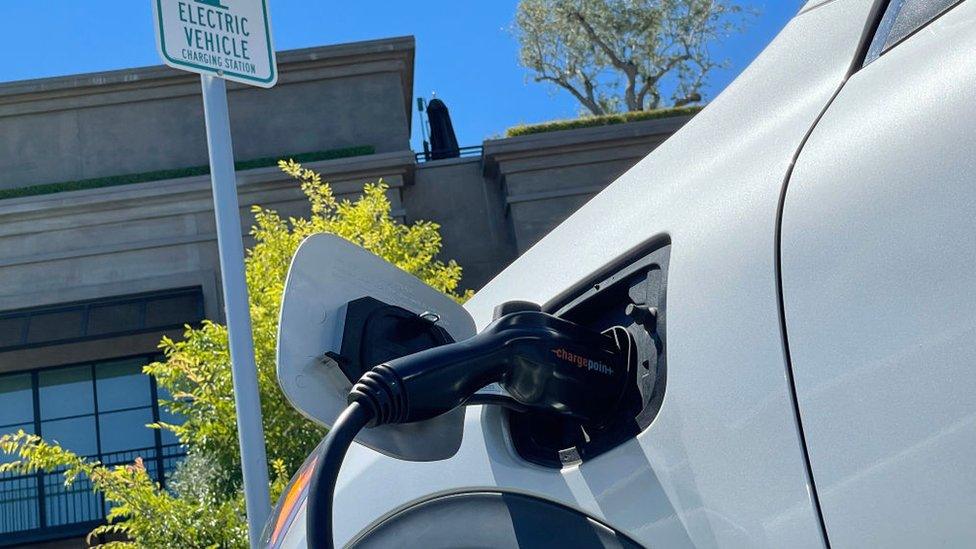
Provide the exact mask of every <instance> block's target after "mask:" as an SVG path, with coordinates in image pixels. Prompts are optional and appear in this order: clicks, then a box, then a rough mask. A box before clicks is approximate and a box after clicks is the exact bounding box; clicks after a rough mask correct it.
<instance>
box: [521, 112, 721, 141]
mask: <svg viewBox="0 0 976 549" xmlns="http://www.w3.org/2000/svg"><path fill="white" fill-rule="evenodd" d="M703 108H704V107H702V106H697V105H696V106H691V107H673V108H669V109H657V110H653V111H637V112H625V113H619V114H605V115H602V116H585V117H583V118H576V119H574V120H553V121H551V122H543V123H541V124H523V125H519V126H513V127H511V128H509V129H508V130H507V131H506V132H505V135H506V136H507V137H518V136H520V135H531V134H535V133H546V132H556V131H560V130H575V129H578V128H592V127H595V126H611V125H613V124H626V123H627V122H639V121H641V120H656V119H659V118H671V117H674V116H690V115H693V114H697V113H698V112H699V111H701V110H702V109H703Z"/></svg>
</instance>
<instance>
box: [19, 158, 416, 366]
mask: <svg viewBox="0 0 976 549" xmlns="http://www.w3.org/2000/svg"><path fill="white" fill-rule="evenodd" d="M412 163H413V156H412V155H411V154H409V153H403V152H401V153H386V154H376V155H371V156H368V157H363V158H350V159H341V160H332V161H324V162H316V163H310V164H308V165H307V166H308V167H309V168H312V169H315V170H317V171H319V172H320V173H322V174H323V176H324V177H325V178H326V179H327V180H330V181H331V182H332V185H333V189H334V191H335V192H336V194H337V195H338V196H339V197H345V198H354V197H355V196H356V195H357V194H358V193H359V192H360V191H361V190H362V186H363V184H364V183H366V182H369V181H375V180H377V179H379V178H381V177H382V178H383V179H384V180H385V181H386V182H387V184H388V185H389V186H390V191H389V193H388V196H389V197H390V200H391V202H392V203H393V207H394V212H395V213H397V214H400V215H402V209H403V200H402V196H401V189H402V188H403V185H404V180H405V175H406V174H407V172H408V168H409V167H410V166H412ZM238 192H239V194H240V200H241V232H242V234H245V233H246V232H247V230H248V228H249V227H250V226H251V221H252V219H251V215H250V213H249V211H248V210H249V208H250V206H251V205H252V204H260V205H262V206H265V207H269V208H273V209H276V210H278V211H279V213H280V214H281V215H282V216H284V217H287V216H292V215H298V216H303V215H307V214H308V203H307V201H306V200H305V197H304V195H303V194H302V192H301V190H300V189H299V188H298V186H297V185H296V184H295V182H294V181H293V180H291V179H290V178H287V176H284V175H283V174H282V173H281V172H280V171H279V170H278V169H277V168H262V169H256V170H250V171H247V172H241V173H239V174H238ZM0 220H2V221H0V249H2V250H3V251H4V253H3V254H2V255H0V311H9V310H14V309H22V308H28V307H38V306H43V305H53V304H60V303H70V302H74V301H84V300H90V299H97V298H103V297H111V296H121V295H128V294H136V293H142V292H151V291H157V290H165V289H171V288H181V287H190V286H200V287H202V288H203V292H204V299H205V309H206V315H207V317H209V318H215V319H220V318H221V317H222V306H221V299H220V292H219V260H218V257H217V241H216V232H215V231H216V229H215V224H214V217H213V206H212V203H211V193H210V181H209V178H208V177H206V176H202V177H190V178H181V179H173V180H168V181H156V182H151V183H140V184H135V185H126V186H123V187H110V188H102V189H91V190H86V191H77V192H70V193H60V194H53V195H45V196H38V197H26V198H17V199H10V200H3V201H0ZM126 348H127V349H128V350H129V352H127V353H122V354H134V353H136V352H151V351H152V350H153V349H154V348H155V342H149V343H148V346H147V347H146V348H144V349H129V348H128V347H126ZM80 349H82V347H80V346H79V345H78V344H73V345H70V346H68V347H65V348H64V349H63V350H59V349H52V348H51V347H45V348H41V349H30V350H28V351H16V352H14V353H13V354H11V353H0V371H4V370H8V369H21V368H24V367H25V366H32V365H33V366H36V365H37V364H40V363H43V364H44V365H49V366H53V365H58V364H61V363H70V362H78V361H82V360H96V359H100V358H107V357H110V356H113V355H114V356H120V354H119V349H118V347H117V346H116V345H102V346H95V347H92V348H91V349H89V348H88V347H84V349H85V350H84V352H82V351H81V350H80ZM62 351H63V352H62ZM79 353H81V354H79ZM99 353H101V354H99ZM82 354H83V355H84V356H81V355H82ZM8 371H9V370H8Z"/></svg>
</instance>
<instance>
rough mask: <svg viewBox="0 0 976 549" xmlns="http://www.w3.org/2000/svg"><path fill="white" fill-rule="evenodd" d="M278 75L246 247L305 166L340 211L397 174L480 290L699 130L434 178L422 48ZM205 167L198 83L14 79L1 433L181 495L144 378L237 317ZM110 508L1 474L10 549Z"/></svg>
mask: <svg viewBox="0 0 976 549" xmlns="http://www.w3.org/2000/svg"><path fill="white" fill-rule="evenodd" d="M278 59H279V65H280V81H279V84H278V86H277V87H276V88H274V89H272V90H260V89H254V88H245V87H241V86H236V85H230V86H229V90H230V108H231V117H232V127H233V137H234V147H235V156H236V158H237V159H238V160H239V166H238V167H239V171H238V188H239V193H240V197H241V203H242V210H241V227H242V235H244V234H246V232H247V231H246V229H247V227H249V225H250V222H251V220H250V218H249V214H248V207H249V206H250V205H252V204H260V205H263V206H267V207H272V208H275V209H277V210H278V211H280V212H281V213H283V214H285V215H303V214H305V213H306V208H307V205H306V202H305V201H304V197H303V195H302V193H301V191H300V189H298V187H297V186H296V185H295V183H294V182H293V181H292V180H290V179H289V178H287V177H286V176H284V175H283V174H281V173H280V172H279V171H278V169H277V168H276V167H275V166H274V161H275V160H277V159H278V158H289V157H295V158H299V159H302V160H303V161H304V162H305V164H306V166H307V167H310V168H313V169H315V170H317V171H320V172H321V173H322V174H323V177H324V179H325V180H326V181H329V182H331V183H332V185H333V187H334V189H335V191H336V192H337V194H339V195H340V196H349V197H351V196H354V195H356V194H357V193H358V192H359V191H360V189H361V188H362V184H363V183H364V182H368V181H375V180H378V179H381V178H382V179H383V180H384V181H385V182H386V183H387V184H388V185H389V187H390V188H389V196H390V199H391V201H392V203H393V205H394V208H395V213H396V215H398V216H399V217H401V218H403V219H404V220H406V221H413V220H417V219H427V220H432V221H435V222H437V223H439V224H440V225H441V226H442V229H441V232H442V235H443V237H444V257H445V258H451V259H456V260H457V261H458V262H459V263H460V264H461V265H462V266H463V267H464V268H465V277H464V280H463V282H462V285H463V286H464V287H466V288H475V289H476V288H479V287H480V286H482V285H483V284H484V283H485V282H487V281H488V280H489V279H490V278H491V277H492V276H493V275H494V274H496V273H497V272H498V271H500V270H501V269H502V268H504V267H505V266H506V265H507V264H508V263H509V262H511V261H512V260H513V259H514V258H516V257H517V256H518V255H519V254H520V253H522V252H523V251H525V250H526V249H528V248H529V247H530V246H532V244H534V243H535V242H536V241H538V239H539V238H541V237H542V236H543V235H544V234H545V233H546V232H547V231H549V230H550V229H551V228H552V227H554V226H555V225H556V224H558V223H559V222H560V221H562V220H563V219H564V218H565V217H567V216H568V215H569V214H571V213H572V212H573V211H575V209H577V208H578V207H579V206H580V205H582V204H583V203H584V202H585V201H586V200H587V199H588V198H589V197H591V196H593V195H594V194H595V193H597V192H598V191H599V190H600V189H602V188H603V187H604V186H606V185H607V184H608V183H609V182H611V181H612V180H613V179H615V178H616V176H618V175H619V174H621V173H622V172H623V171H625V170H626V169H628V168H629V167H630V166H632V165H633V164H634V163H635V162H636V161H637V160H638V159H640V158H641V157H643V156H645V155H646V154H647V153H648V152H649V151H650V150H652V149H653V148H654V147H655V146H657V145H658V144H659V143H661V142H662V141H663V140H664V139H666V138H667V137H668V136H669V135H671V134H672V133H673V132H674V131H675V130H676V129H678V128H679V127H680V126H681V125H682V124H684V123H685V122H686V121H687V117H684V118H671V119H663V120H654V121H646V122H636V123H630V124H623V125H619V126H607V127H597V128H587V129H581V130H571V131H562V132H553V133H545V134H536V135H529V136H524V137H516V138H509V139H498V140H491V141H487V142H484V143H483V146H482V148H481V149H480V150H479V151H476V152H478V153H479V154H474V155H472V156H469V157H465V158H455V159H448V160H439V161H431V162H420V161H418V157H417V155H416V154H415V153H414V151H412V150H411V149H410V134H411V120H412V105H413V65H414V41H413V38H410V37H404V38H392V39H386V40H377V41H370V42H362V43H354V44H344V45H338V46H328V47H322V48H313V49H305V50H297V51H288V52H281V53H280V54H279V57H278ZM454 115H455V116H456V117H459V116H460V117H463V116H464V112H463V109H456V110H455V112H454ZM206 164H207V148H206V141H205V131H204V126H203V109H202V103H201V98H200V90H199V80H198V79H197V77H195V76H194V75H190V74H185V73H180V72H176V71H173V70H170V69H168V68H164V67H150V68H140V69H132V70H125V71H117V72H109V73H99V74H85V75H77V76H70V77H63V78H52V79H43V80H34V81H28V82H16V83H9V84H3V85H0V168H2V171H0V173H2V174H3V175H2V177H0V432H10V431H16V430H17V429H21V428H22V429H24V430H26V431H29V432H34V433H39V434H42V435H43V436H44V437H45V438H51V439H57V440H59V441H60V442H61V443H62V444H64V445H65V446H67V447H68V448H70V449H72V450H75V451H77V452H78V453H80V454H84V455H91V456H95V457H98V458H99V459H101V460H102V461H103V462H104V463H127V462H131V461H132V460H133V459H134V458H135V457H136V456H141V457H142V458H143V460H144V462H145V463H146V466H147V468H149V470H150V471H151V472H152V474H153V475H154V476H155V477H156V478H157V479H159V480H161V481H163V482H165V480H166V478H167V475H168V474H169V472H171V471H172V469H173V467H175V465H176V463H177V462H178V460H179V459H180V456H181V454H182V452H181V449H180V447H179V446H178V445H177V444H176V441H175V440H174V439H172V437H170V436H168V435H166V434H165V433H154V432H152V431H149V430H147V429H145V428H144V427H143V426H144V425H145V424H146V423H150V422H152V421H154V420H157V419H164V420H165V419H166V413H165V410H161V409H160V407H159V406H158V404H157V400H158V399H159V398H162V397H165V395H162V394H161V390H160V388H158V387H157V386H156V385H155V383H154V382H153V381H152V380H151V379H149V378H147V377H145V376H143V375H141V373H140V369H141V366H142V365H143V364H145V363H146V362H148V361H150V360H152V359H153V357H154V356H156V352H157V350H156V346H157V343H158V341H159V339H160V337H161V336H163V335H169V336H179V334H180V333H181V331H182V328H181V327H182V326H183V325H184V324H186V323H190V324H193V323H197V322H200V321H201V320H202V319H204V318H210V319H216V320H220V319H221V318H222V304H221V296H220V291H219V280H220V277H219V263H218V259H217V245H216V234H215V228H214V219H213V211H212V205H211V196H210V183H209V179H208V176H207V175H206V173H205V166H206ZM3 459H8V458H4V457H0V460H3ZM104 512H105V509H104V502H102V501H101V500H100V499H99V497H98V496H95V495H92V494H91V493H90V491H89V490H88V486H87V485H86V483H85V482H84V481H81V482H79V483H77V484H76V485H75V486H74V487H73V488H70V489H68V488H65V487H64V486H63V484H62V483H61V480H60V478H59V476H58V475H29V476H14V475H9V474H8V475H2V476H0V546H11V545H19V544H38V543H53V544H56V545H57V546H82V545H83V543H84V542H83V541H81V538H80V537H79V536H82V535H83V534H84V533H86V532H87V531H88V530H89V529H90V528H91V527H92V526H93V525H94V524H97V523H98V522H99V521H100V520H101V519H102V517H103V516H104Z"/></svg>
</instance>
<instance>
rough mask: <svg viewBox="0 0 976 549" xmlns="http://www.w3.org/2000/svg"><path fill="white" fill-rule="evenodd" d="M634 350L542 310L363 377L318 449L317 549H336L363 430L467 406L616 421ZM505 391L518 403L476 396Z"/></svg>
mask: <svg viewBox="0 0 976 549" xmlns="http://www.w3.org/2000/svg"><path fill="white" fill-rule="evenodd" d="M629 350H630V343H629V342H626V343H623V344H622V343H621V342H620V341H618V340H617V339H615V338H614V337H611V336H608V335H605V334H601V333H598V332H594V331H592V330H590V329H588V328H585V327H583V326H579V325H577V324H574V323H572V322H569V321H566V320H563V319H561V318H558V317H555V316H552V315H548V314H546V313H542V312H539V311H523V312H515V313H511V314H508V315H506V316H503V317H502V318H500V319H498V320H496V321H495V322H493V323H492V324H490V325H489V326H488V327H487V328H485V330H484V331H483V332H481V333H479V334H478V335H476V336H474V337H472V338H470V339H467V340H465V341H461V342H458V343H451V344H449V345H444V346H441V347H434V348H431V349H427V350H425V351H421V352H418V353H414V354H412V355H408V356H405V357H401V358H397V359H394V360H391V361H388V362H386V363H384V364H380V365H379V366H376V367H374V368H373V369H372V370H370V371H368V372H366V373H365V374H364V375H363V376H362V377H361V378H360V379H359V381H358V382H357V383H356V384H355V385H354V386H353V388H352V390H351V391H350V393H349V406H347V407H346V409H345V410H344V411H343V412H342V413H341V414H340V415H339V417H338V419H337V420H336V422H335V424H334V425H333V426H332V430H330V431H329V434H328V435H327V436H326V437H325V440H324V441H323V443H322V444H321V445H320V446H319V448H318V450H316V451H317V452H318V453H319V457H318V461H317V462H316V464H315V470H314V472H313V474H312V479H311V483H310V487H309V492H308V500H307V503H306V505H307V507H306V537H307V542H308V547H309V548H310V549H333V543H334V542H333V529H332V524H333V513H332V499H333V495H334V493H335V487H336V481H337V479H338V475H339V468H340V467H341V466H342V460H343V458H344V457H345V454H346V452H347V451H348V449H349V446H350V445H351V444H352V442H353V440H355V438H356V435H357V434H358V433H359V431H360V430H362V429H363V428H365V427H375V426H379V425H388V424H399V423H412V422H416V421H423V420H426V419H431V418H434V417H437V416H439V415H441V414H444V413H447V412H449V411H451V410H453V409H455V408H457V407H458V406H462V405H465V404H493V405H501V406H506V407H509V408H512V409H514V410H516V411H527V410H548V411H551V412H553V413H556V414H561V415H564V416H569V417H573V418H576V419H578V420H580V421H583V422H602V421H604V420H605V419H606V418H607V417H609V416H611V415H612V414H614V413H615V411H616V409H617V406H618V405H619V403H620V400H621V399H622V396H623V394H624V390H625V387H626V383H627V380H628V379H629V377H630V372H629V367H630V365H629V364H628V360H629V359H628V355H629ZM492 383H500V384H501V386H502V387H503V388H504V389H505V390H506V391H507V392H508V393H509V394H510V395H511V396H512V397H511V398H508V397H504V396H501V395H487V394H480V395H476V394H475V393H476V392H477V391H479V390H480V389H482V388H483V387H486V386H488V385H490V384H492Z"/></svg>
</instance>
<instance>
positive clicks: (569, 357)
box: [552, 349, 613, 375]
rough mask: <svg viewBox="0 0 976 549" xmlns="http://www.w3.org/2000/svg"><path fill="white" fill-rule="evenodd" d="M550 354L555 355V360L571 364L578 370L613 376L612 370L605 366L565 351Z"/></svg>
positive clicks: (555, 351)
mask: <svg viewBox="0 0 976 549" xmlns="http://www.w3.org/2000/svg"><path fill="white" fill-rule="evenodd" d="M552 354H554V355H556V358H558V359H560V360H565V361H566V362H571V363H573V364H575V365H576V366H578V367H580V368H585V369H586V370H587V371H590V372H598V373H601V374H606V375H613V368H611V367H609V366H607V365H606V364H604V363H602V362H599V361H596V360H591V359H589V358H586V357H585V356H583V355H578V354H576V353H571V352H569V351H567V350H566V349H553V350H552Z"/></svg>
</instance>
